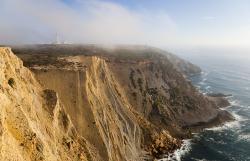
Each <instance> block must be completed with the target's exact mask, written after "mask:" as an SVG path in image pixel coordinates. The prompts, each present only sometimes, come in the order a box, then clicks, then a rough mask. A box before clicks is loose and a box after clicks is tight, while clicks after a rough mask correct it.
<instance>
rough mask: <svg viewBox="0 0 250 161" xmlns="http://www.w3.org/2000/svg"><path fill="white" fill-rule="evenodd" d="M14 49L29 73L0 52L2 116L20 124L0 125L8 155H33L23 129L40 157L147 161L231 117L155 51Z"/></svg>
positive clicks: (71, 47) (52, 47) (5, 51)
mask: <svg viewBox="0 0 250 161" xmlns="http://www.w3.org/2000/svg"><path fill="white" fill-rule="evenodd" d="M14 52H15V54H17V55H18V56H19V57H20V58H21V59H22V60H23V61H24V65H25V66H27V67H28V68H29V69H30V70H31V71H32V73H31V72H30V71H29V70H28V69H27V68H25V67H23V66H22V62H21V61H20V60H19V59H18V58H16V57H15V56H14V55H13V54H12V53H11V51H10V49H9V48H2V49H1V59H0V61H3V63H1V65H2V64H8V65H2V66H1V67H0V71H1V73H0V74H2V76H3V77H2V76H1V79H2V78H3V79H2V80H1V85H2V86H3V87H2V88H1V90H2V89H3V90H2V91H0V94H1V97H0V99H6V100H9V103H6V104H3V107H4V108H5V109H6V110H7V109H8V110H10V115H7V114H5V113H4V112H3V113H1V118H2V120H5V119H4V118H5V117H8V118H10V119H11V120H12V118H13V117H14V120H15V118H16V119H19V118H25V119H23V120H26V121H21V120H18V121H17V122H16V123H15V124H16V126H17V127H14V128H13V129H15V130H16V131H13V130H11V129H9V128H8V125H7V124H8V122H6V123H5V122H4V123H2V131H4V133H7V134H8V137H10V138H11V142H10V141H8V139H4V142H8V145H9V146H5V147H6V148H9V150H10V147H12V146H10V145H12V144H13V147H15V148H16V149H17V151H18V152H19V153H20V154H19V153H17V154H12V155H13V157H19V156H20V157H23V160H25V159H26V160H29V159H30V160H32V157H31V154H33V153H34V155H35V156H37V155H36V152H33V151H36V150H37V149H39V148H35V147H36V146H34V145H36V142H35V143H33V142H32V143H29V142H28V141H23V140H28V139H24V138H25V137H26V132H25V131H22V130H23V129H24V130H26V129H27V130H28V131H31V133H35V134H36V135H35V136H36V137H35V138H37V140H39V141H38V142H39V144H41V145H42V147H43V148H42V151H41V150H40V151H41V152H40V153H41V155H42V156H43V157H41V160H80V159H85V160H107V161H119V160H120V161H129V160H131V161H134V160H136V161H138V160H152V159H153V158H154V157H160V156H161V155H162V154H163V153H165V154H166V153H169V152H172V151H173V150H175V149H176V148H178V147H180V145H181V139H182V138H186V137H188V136H189V134H190V131H189V129H192V128H193V127H195V128H197V127H201V128H203V127H205V126H207V125H208V126H209V125H211V124H212V125H216V124H219V123H222V122H224V121H227V120H230V119H232V117H231V116H230V115H229V114H228V113H227V112H225V111H221V110H220V109H219V106H218V104H217V103H216V101H215V99H213V100H211V99H210V98H208V97H207V96H204V95H202V94H200V93H199V92H197V90H196V89H195V88H194V87H193V86H192V85H191V84H190V83H189V82H188V81H187V80H186V79H185V78H184V76H183V75H185V74H186V73H182V72H181V71H182V70H180V69H181V68H179V66H178V65H176V64H175V63H173V61H171V59H169V58H168V57H167V56H165V55H163V54H162V53H161V52H159V50H156V49H154V48H149V47H147V48H145V47H138V46H137V47H135V46H133V47H116V48H104V47H96V46H92V45H90V46H81V45H78V46H74V45H69V46H57V45H40V46H29V47H27V46H26V47H15V48H14ZM12 59H13V60H12ZM14 60H15V61H14ZM12 61H13V62H12ZM7 66H10V67H8V68H7ZM9 68H10V69H11V70H10V69H9ZM20 71H22V72H20ZM6 73H7V74H6ZM11 78H12V79H11ZM11 82H14V83H11ZM38 82H39V83H38ZM10 84H11V85H10ZM11 91H12V93H11ZM2 95H3V96H2ZM6 100H3V101H2V100H1V102H8V101H6ZM16 104H18V105H20V106H16ZM4 108H3V109H4ZM12 110H19V111H20V113H17V112H12V113H11V111H12ZM19 115H20V116H19ZM65 120H66V121H65ZM9 124H11V125H12V123H9ZM13 124H14V123H13ZM3 125H4V126H3ZM22 126H25V127H24V128H22ZM14 135H18V137H15V136H14ZM19 135H20V136H22V135H24V136H22V137H19ZM69 140H70V141H69ZM23 142H24V143H23ZM26 142H28V143H26ZM22 143H23V144H25V146H22V145H23V144H22ZM5 144H7V143H5ZM26 144H28V147H29V146H30V147H29V148H28V150H27V149H25V148H26ZM33 144H34V145H33ZM1 145H3V144H2V143H1ZM31 145H32V146H31ZM2 147H3V146H2ZM9 153H10V152H9ZM9 153H8V151H6V152H4V153H2V155H5V156H6V157H7V156H9V155H8V154H9ZM26 153H27V154H26ZM40 153H39V154H40ZM61 154H64V155H66V154H67V156H65V157H67V159H65V158H63V156H61ZM25 157H26V158H25ZM100 158H101V159H100ZM7 160H8V159H7ZM9 160H10V159H9Z"/></svg>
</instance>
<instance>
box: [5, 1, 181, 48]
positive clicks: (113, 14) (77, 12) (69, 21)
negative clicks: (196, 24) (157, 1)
mask: <svg viewBox="0 0 250 161" xmlns="http://www.w3.org/2000/svg"><path fill="white" fill-rule="evenodd" d="M0 3H1V5H0V43H1V44H9V43H11V44H13V43H50V42H52V41H53V40H55V34H56V33H58V34H59V35H60V37H61V39H64V40H65V41H67V42H71V43H98V44H119V43H126V44H150V45H166V44H169V43H172V42H173V39H174V38H175V37H176V30H177V27H176V24H175V23H174V22H173V20H171V18H170V17H169V16H168V14H167V13H166V12H161V11H159V12H154V13H150V12H149V11H147V10H140V11H132V10H129V9H127V8H125V7H123V6H121V5H118V4H115V3H111V2H104V1H97V0H75V3H74V4H72V5H74V6H71V5H67V4H65V3H64V2H62V1H61V0H1V2H0Z"/></svg>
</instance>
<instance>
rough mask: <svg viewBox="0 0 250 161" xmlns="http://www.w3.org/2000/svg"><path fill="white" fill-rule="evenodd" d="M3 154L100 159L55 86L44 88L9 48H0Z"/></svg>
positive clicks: (24, 157) (9, 156) (14, 157)
mask: <svg viewBox="0 0 250 161" xmlns="http://www.w3.org/2000/svg"><path fill="white" fill-rule="evenodd" d="M0 105H1V106H0V107H1V113H0V120H1V122H0V136H1V139H0V149H1V153H0V158H1V160H3V161H7V160H8V161H9V160H13V161H14V160H18V161H22V160H23V161H29V160H32V161H34V160H50V161H52V160H101V159H100V158H98V154H96V153H95V148H94V147H93V146H91V145H90V144H89V143H88V142H87V141H86V140H85V139H84V138H82V137H81V136H80V135H78V134H77V132H76V130H75V127H74V125H73V124H72V122H71V120H70V118H69V116H68V114H67V113H65V110H64V107H63V105H62V103H61V102H60V99H59V98H58V94H57V93H56V92H55V91H53V90H48V89H44V88H42V87H41V86H40V84H39V83H38V82H37V81H36V79H35V78H34V76H33V74H32V73H31V72H30V71H29V70H28V69H27V68H25V67H23V64H22V61H21V60H20V59H18V58H17V57H16V56H15V55H14V54H13V53H12V52H11V49H10V48H2V47H1V48H0Z"/></svg>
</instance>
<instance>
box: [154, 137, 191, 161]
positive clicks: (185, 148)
mask: <svg viewBox="0 0 250 161" xmlns="http://www.w3.org/2000/svg"><path fill="white" fill-rule="evenodd" d="M191 144H192V143H191V139H185V140H183V143H182V146H181V148H180V149H177V150H175V152H174V153H172V154H169V155H166V156H165V158H163V159H160V160H158V161H181V159H182V158H183V157H184V156H185V155H186V154H187V153H188V152H189V151H190V150H191Z"/></svg>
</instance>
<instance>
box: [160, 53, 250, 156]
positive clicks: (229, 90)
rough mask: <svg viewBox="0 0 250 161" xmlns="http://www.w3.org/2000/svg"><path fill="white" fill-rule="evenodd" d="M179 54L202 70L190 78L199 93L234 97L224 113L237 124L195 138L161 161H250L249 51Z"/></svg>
mask: <svg viewBox="0 0 250 161" xmlns="http://www.w3.org/2000/svg"><path fill="white" fill-rule="evenodd" d="M176 53H177V54H179V56H180V57H182V58H184V59H186V60H188V61H190V62H192V63H193V64H196V65H198V66H199V67H201V68H202V71H203V72H202V73H201V74H200V75H196V76H193V77H190V78H189V79H190V80H191V81H192V83H193V85H194V86H196V88H197V89H198V90H199V91H200V92H202V93H204V94H207V93H223V94H230V95H231V96H229V97H227V99H228V100H229V102H230V103H231V105H230V106H228V107H226V108H224V109H223V110H227V111H229V112H230V113H231V114H232V115H233V116H234V117H235V121H232V122H228V123H225V124H223V125H220V126H218V127H213V128H207V129H205V130H204V131H203V132H200V133H196V134H194V137H193V138H192V139H189V140H184V141H183V145H182V147H181V148H180V149H178V150H176V151H175V152H174V153H173V154H171V155H168V156H165V158H164V159H161V160H160V161H250V51H247V50H237V49H230V50H229V49H196V50H187V51H185V50H181V51H176Z"/></svg>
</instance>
